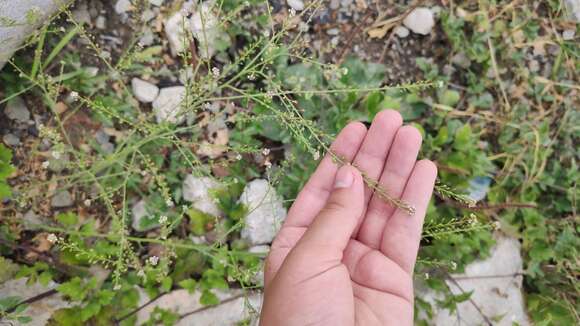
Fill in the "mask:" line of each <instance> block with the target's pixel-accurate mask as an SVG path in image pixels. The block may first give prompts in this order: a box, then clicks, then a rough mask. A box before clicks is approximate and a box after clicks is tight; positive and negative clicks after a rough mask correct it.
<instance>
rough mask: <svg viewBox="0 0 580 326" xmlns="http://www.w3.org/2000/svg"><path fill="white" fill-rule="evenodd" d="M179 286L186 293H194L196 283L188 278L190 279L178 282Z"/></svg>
mask: <svg viewBox="0 0 580 326" xmlns="http://www.w3.org/2000/svg"><path fill="white" fill-rule="evenodd" d="M179 286H181V287H182V288H184V289H186V290H187V292H189V293H193V292H195V288H196V286H197V281H196V280H194V279H192V278H190V279H187V280H183V281H181V282H179Z"/></svg>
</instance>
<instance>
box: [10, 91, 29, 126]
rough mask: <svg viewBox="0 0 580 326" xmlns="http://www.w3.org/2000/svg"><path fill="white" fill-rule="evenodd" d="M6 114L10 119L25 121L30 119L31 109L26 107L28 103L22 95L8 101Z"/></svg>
mask: <svg viewBox="0 0 580 326" xmlns="http://www.w3.org/2000/svg"><path fill="white" fill-rule="evenodd" d="M4 114H6V116H7V117H8V118H9V119H10V120H14V121H16V122H20V123H25V122H28V120H30V111H28V108H27V107H26V103H24V100H23V99H22V98H21V97H15V98H13V99H12V100H10V101H8V104H7V105H6V109H5V110H4Z"/></svg>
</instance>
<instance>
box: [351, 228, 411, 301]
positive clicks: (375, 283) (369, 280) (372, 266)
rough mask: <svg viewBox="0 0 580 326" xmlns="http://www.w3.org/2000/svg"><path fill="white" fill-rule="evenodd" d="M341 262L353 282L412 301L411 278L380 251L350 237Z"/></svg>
mask: <svg viewBox="0 0 580 326" xmlns="http://www.w3.org/2000/svg"><path fill="white" fill-rule="evenodd" d="M342 262H343V263H344V265H345V266H346V267H347V268H348V271H349V274H350V278H351V279H352V280H353V281H354V282H356V283H358V284H360V285H362V286H365V287H367V288H371V289H375V290H377V291H381V292H385V293H389V294H392V295H394V296H397V297H400V298H403V299H405V300H407V301H408V302H409V303H412V302H413V282H412V278H411V277H410V276H409V274H407V272H405V271H404V270H403V269H401V267H400V266H399V265H398V264H396V263H395V262H393V261H392V260H390V259H388V258H387V257H386V256H385V255H383V253H382V252H380V251H378V250H376V249H371V248H369V247H367V246H366V245H364V244H363V243H362V242H359V241H357V240H354V239H351V240H350V241H349V243H348V245H347V246H346V250H345V251H344V256H343V258H342Z"/></svg>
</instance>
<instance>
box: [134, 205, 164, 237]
mask: <svg viewBox="0 0 580 326" xmlns="http://www.w3.org/2000/svg"><path fill="white" fill-rule="evenodd" d="M131 214H132V215H133V222H132V223H131V227H132V228H133V229H134V230H135V231H138V232H145V231H149V230H152V229H154V228H156V227H158V226H159V225H158V224H157V223H149V224H151V225H149V226H148V227H143V226H142V225H141V224H142V221H143V220H144V219H147V218H149V212H148V211H147V203H146V202H145V201H144V200H140V201H138V202H137V203H135V205H133V207H132V208H131Z"/></svg>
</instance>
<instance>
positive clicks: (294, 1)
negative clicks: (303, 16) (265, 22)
mask: <svg viewBox="0 0 580 326" xmlns="http://www.w3.org/2000/svg"><path fill="white" fill-rule="evenodd" d="M286 3H287V4H288V6H290V8H292V9H294V10H296V11H301V10H304V1H302V0H286Z"/></svg>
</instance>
